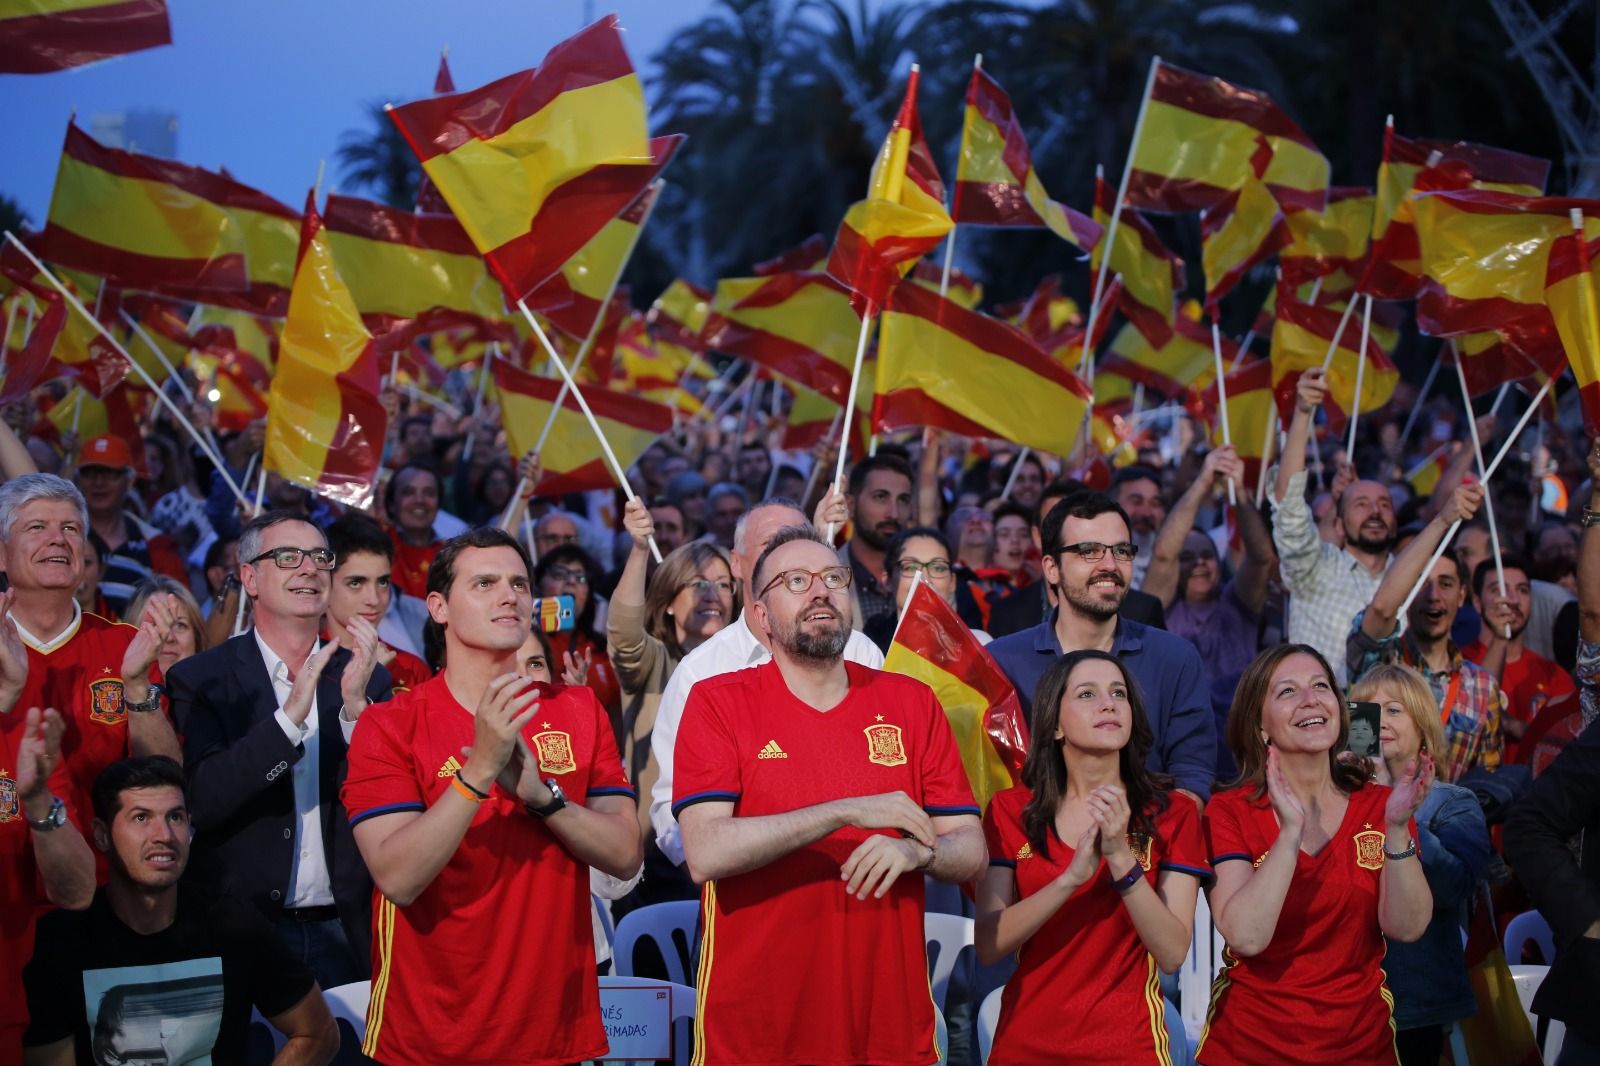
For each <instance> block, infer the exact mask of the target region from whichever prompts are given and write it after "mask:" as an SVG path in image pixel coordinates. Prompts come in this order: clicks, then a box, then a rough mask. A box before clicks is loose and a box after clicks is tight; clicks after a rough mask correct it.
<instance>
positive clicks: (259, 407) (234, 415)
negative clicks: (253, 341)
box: [195, 347, 272, 433]
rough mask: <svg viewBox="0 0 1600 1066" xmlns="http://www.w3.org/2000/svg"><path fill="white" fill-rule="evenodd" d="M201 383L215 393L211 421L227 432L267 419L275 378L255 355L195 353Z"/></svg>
mask: <svg viewBox="0 0 1600 1066" xmlns="http://www.w3.org/2000/svg"><path fill="white" fill-rule="evenodd" d="M195 362H196V364H197V365H198V366H199V367H200V369H201V372H202V373H201V381H202V383H205V382H206V381H209V382H210V388H211V389H213V390H215V391H216V394H217V395H216V399H215V400H214V401H212V405H211V410H212V415H211V417H212V420H213V421H215V422H216V424H217V428H218V429H220V430H223V431H224V432H229V433H232V432H236V431H238V430H242V429H244V428H245V427H247V426H249V425H250V423H252V422H254V421H256V420H257V419H259V418H265V417H267V395H268V393H269V392H270V391H271V388H272V376H271V374H270V373H269V372H268V371H267V368H266V367H264V366H262V365H261V364H260V363H259V362H257V361H256V360H255V359H254V358H253V357H252V356H250V355H248V354H246V353H244V352H242V351H239V350H237V349H228V348H220V347H218V348H210V347H208V348H204V349H202V350H201V351H200V352H198V353H197V354H196V357H195Z"/></svg>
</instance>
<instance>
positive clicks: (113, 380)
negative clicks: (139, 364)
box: [0, 243, 130, 399]
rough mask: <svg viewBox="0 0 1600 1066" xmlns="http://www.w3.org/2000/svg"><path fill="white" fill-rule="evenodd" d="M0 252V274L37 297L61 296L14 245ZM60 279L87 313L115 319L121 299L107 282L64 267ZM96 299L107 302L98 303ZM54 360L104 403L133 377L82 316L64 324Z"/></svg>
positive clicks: (52, 351) (69, 317)
mask: <svg viewBox="0 0 1600 1066" xmlns="http://www.w3.org/2000/svg"><path fill="white" fill-rule="evenodd" d="M0 247H3V250H0V273H3V274H4V276H5V278H6V280H7V281H9V282H11V283H13V284H16V285H18V286H21V287H24V288H27V289H28V290H29V291H31V292H33V293H42V292H45V291H49V292H55V291H56V289H55V286H54V285H52V284H51V283H50V280H49V279H48V278H46V277H45V275H44V274H42V273H40V272H39V271H37V270H36V269H35V268H34V266H33V264H32V263H30V262H28V261H27V260H26V259H25V258H24V257H23V256H22V254H21V253H20V252H17V251H16V250H15V249H14V248H13V247H12V246H11V245H10V244H9V243H7V244H5V245H3V246H0ZM55 276H56V280H57V281H59V282H60V283H61V284H62V285H64V286H65V287H66V288H67V290H68V291H69V292H71V293H72V294H73V295H74V296H76V297H77V299H78V302H79V303H82V304H83V305H84V306H85V307H87V308H90V309H93V308H95V307H96V306H97V305H102V304H103V305H104V306H102V307H101V318H102V320H104V319H107V318H109V317H112V312H111V308H114V307H115V306H116V304H117V299H118V294H117V293H115V292H108V291H107V287H106V283H105V279H104V278H96V277H93V276H91V275H87V274H82V273H79V272H78V271H75V270H68V269H64V268H61V267H57V268H56V270H55ZM97 296H104V297H105V298H104V299H97ZM107 329H108V331H110V332H112V333H113V334H115V333H116V332H118V331H117V329H116V328H115V327H111V326H107ZM124 347H126V345H124ZM50 357H51V358H52V359H53V360H54V361H55V362H56V363H57V364H59V373H61V374H65V375H66V376H68V377H73V378H76V379H77V380H78V383H79V384H81V385H82V386H83V387H84V388H86V389H88V390H89V391H90V392H91V393H93V394H94V395H95V397H96V398H99V399H104V398H105V397H106V396H107V395H108V394H109V393H110V392H111V390H112V389H115V388H116V387H117V386H118V385H120V384H122V380H123V379H124V378H125V377H127V376H128V373H129V371H130V368H129V365H128V361H127V360H126V359H124V358H123V357H122V354H121V353H120V352H118V351H117V350H116V348H115V347H113V346H112V344H111V342H110V341H108V340H106V338H105V337H104V336H103V335H102V334H101V332H100V331H99V330H98V329H96V328H95V326H94V324H93V323H91V322H89V321H88V320H87V319H85V318H84V316H82V315H78V314H69V315H67V316H66V318H65V320H64V321H63V322H62V324H61V329H60V331H59V332H57V333H56V335H55V340H54V343H53V344H52V345H51V348H50ZM52 369H53V370H54V368H52Z"/></svg>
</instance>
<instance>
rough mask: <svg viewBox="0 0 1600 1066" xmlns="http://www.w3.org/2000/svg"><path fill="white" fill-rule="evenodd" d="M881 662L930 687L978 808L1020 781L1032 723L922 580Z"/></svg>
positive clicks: (1012, 692)
mask: <svg viewBox="0 0 1600 1066" xmlns="http://www.w3.org/2000/svg"><path fill="white" fill-rule="evenodd" d="M883 668H884V669H885V670H888V671H891V672H892V673H896V674H904V675H906V676H907V677H914V678H916V679H917V680H918V681H921V682H922V683H923V684H925V685H927V686H928V687H929V688H931V689H933V695H934V697H935V698H936V699H937V700H938V701H939V706H941V707H943V708H944V713H945V716H946V717H947V718H948V719H949V720H950V730H951V732H953V733H954V734H955V738H956V747H957V749H959V750H960V752H961V765H962V767H963V768H964V769H965V770H966V771H967V783H968V784H970V785H971V786H972V795H973V797H974V798H975V799H976V800H977V801H978V805H979V806H980V807H987V806H988V805H989V800H990V798H991V797H992V796H994V794H995V793H996V792H1000V791H1002V790H1003V789H1007V788H1010V787H1011V786H1012V785H1014V784H1015V783H1016V782H1018V781H1020V780H1021V779H1022V762H1023V759H1024V758H1025V757H1026V756H1027V752H1028V723H1027V720H1026V719H1025V717H1024V715H1023V713H1022V705H1021V702H1020V701H1019V700H1018V699H1017V693H1016V690H1015V689H1013V688H1012V687H1011V682H1009V681H1008V680H1006V676H1005V674H1003V673H1002V672H1001V671H1000V668H999V667H998V666H996V665H995V663H994V660H993V659H991V658H989V656H988V655H987V654H986V653H985V652H984V650H983V647H982V645H980V644H979V643H978V639H977V638H976V637H974V636H973V635H972V630H970V629H968V628H967V625H966V623H965V622H963V621H961V619H960V618H959V617H957V615H956V612H955V610H954V609H953V608H951V606H950V605H949V604H948V603H945V602H944V600H943V599H942V598H940V596H939V594H938V593H937V592H934V591H933V589H931V588H929V587H928V585H927V584H925V583H923V582H920V581H919V582H918V583H917V587H916V589H915V591H913V592H912V593H911V598H910V599H908V600H907V601H906V607H905V614H904V615H903V616H902V617H901V619H900V625H899V627H898V628H897V629H895V633H894V643H892V644H890V645H889V654H888V655H886V656H884V659H883Z"/></svg>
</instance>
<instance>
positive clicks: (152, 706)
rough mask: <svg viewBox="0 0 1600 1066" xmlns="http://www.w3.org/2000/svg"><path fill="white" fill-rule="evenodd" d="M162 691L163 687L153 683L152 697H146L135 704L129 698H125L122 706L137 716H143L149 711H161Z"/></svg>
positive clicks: (151, 688) (151, 686)
mask: <svg viewBox="0 0 1600 1066" xmlns="http://www.w3.org/2000/svg"><path fill="white" fill-rule="evenodd" d="M161 691H162V690H161V686H160V685H157V684H155V683H153V682H152V683H151V685H150V695H148V696H146V697H145V698H144V699H143V700H141V701H140V702H138V703H134V702H133V701H132V700H130V699H128V697H127V696H123V697H122V706H123V707H124V708H126V709H127V710H130V711H132V712H134V713H135V714H143V713H145V712H148V711H159V710H160V709H161Z"/></svg>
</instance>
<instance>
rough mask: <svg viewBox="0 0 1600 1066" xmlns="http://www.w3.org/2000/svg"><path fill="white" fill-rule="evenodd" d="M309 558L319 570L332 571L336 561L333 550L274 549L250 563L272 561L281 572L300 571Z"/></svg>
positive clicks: (251, 560)
mask: <svg viewBox="0 0 1600 1066" xmlns="http://www.w3.org/2000/svg"><path fill="white" fill-rule="evenodd" d="M308 556H309V557H310V559H311V565H312V566H314V567H316V568H317V569H318V570H332V569H333V564H334V562H335V561H336V557H335V556H334V554H333V549H332V548H273V549H271V550H270V551H264V552H262V553H261V554H260V555H258V556H256V557H255V558H254V559H250V560H248V561H249V562H250V563H251V564H252V565H254V564H255V563H259V562H262V561H264V560H267V559H271V560H272V561H273V562H274V563H275V564H277V567H278V569H279V570H298V569H300V564H301V563H302V562H303V561H304V560H305V559H306V558H307V557H308Z"/></svg>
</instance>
